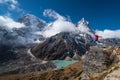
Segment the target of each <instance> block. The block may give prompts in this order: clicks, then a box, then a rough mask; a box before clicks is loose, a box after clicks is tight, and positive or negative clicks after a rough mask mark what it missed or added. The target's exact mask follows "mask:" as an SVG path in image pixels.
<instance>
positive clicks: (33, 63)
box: [0, 45, 56, 75]
mask: <svg viewBox="0 0 120 80" xmlns="http://www.w3.org/2000/svg"><path fill="white" fill-rule="evenodd" d="M0 48H1V49H0V75H4V74H17V73H20V74H23V73H30V72H32V73H33V72H38V71H45V70H51V69H54V68H56V65H55V64H54V63H52V62H50V61H43V60H39V59H37V58H36V57H35V56H33V55H32V54H31V52H30V49H29V48H14V49H11V47H8V46H1V45H0Z"/></svg>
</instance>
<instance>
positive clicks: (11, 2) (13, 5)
mask: <svg viewBox="0 0 120 80" xmlns="http://www.w3.org/2000/svg"><path fill="white" fill-rule="evenodd" d="M0 4H4V5H5V6H8V9H9V10H17V9H20V8H19V7H18V1H17V0H0Z"/></svg>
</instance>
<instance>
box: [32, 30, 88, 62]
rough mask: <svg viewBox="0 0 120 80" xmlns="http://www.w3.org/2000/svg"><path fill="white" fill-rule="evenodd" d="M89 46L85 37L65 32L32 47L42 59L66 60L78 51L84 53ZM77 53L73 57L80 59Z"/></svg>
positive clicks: (80, 53)
mask: <svg viewBox="0 0 120 80" xmlns="http://www.w3.org/2000/svg"><path fill="white" fill-rule="evenodd" d="M87 44H89V43H87ZM88 47H89V46H88V45H86V43H85V39H84V38H83V37H82V36H80V35H79V34H75V33H70V32H63V33H59V34H57V35H55V36H52V37H50V38H48V39H46V41H44V42H43V43H41V44H39V45H36V46H35V47H33V48H32V49H31V52H32V53H33V55H34V56H36V57H37V58H40V59H47V60H56V59H59V60H64V59H65V58H66V57H67V56H69V57H71V58H72V57H73V56H74V55H75V53H77V55H78V56H82V55H84V54H85V52H86V51H87V49H88ZM77 55H75V56H74V57H73V58H75V59H79V57H77Z"/></svg>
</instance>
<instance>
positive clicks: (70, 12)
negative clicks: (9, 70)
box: [0, 0, 120, 30]
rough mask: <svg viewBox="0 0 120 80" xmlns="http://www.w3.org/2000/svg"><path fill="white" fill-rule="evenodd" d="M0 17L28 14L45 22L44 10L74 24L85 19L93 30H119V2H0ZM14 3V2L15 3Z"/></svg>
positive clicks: (17, 0)
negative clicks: (63, 17) (65, 18)
mask: <svg viewBox="0 0 120 80" xmlns="http://www.w3.org/2000/svg"><path fill="white" fill-rule="evenodd" d="M7 1H11V2H9V3H11V5H10V6H9V3H7V4H5V5H7V6H5V5H0V15H3V14H4V15H7V16H10V17H12V18H14V19H17V18H18V17H20V16H22V15H24V14H26V13H30V14H33V15H35V16H37V17H39V18H41V19H43V20H45V21H49V20H50V19H49V18H48V17H45V16H44V15H43V12H44V10H45V9H52V10H54V11H56V12H57V13H59V14H60V15H62V16H65V17H68V18H70V19H71V21H72V22H73V23H75V24H77V22H78V21H79V20H80V19H81V18H83V17H84V18H85V19H86V20H87V21H89V23H90V25H91V27H92V28H93V29H95V30H96V29H99V30H104V29H111V30H116V29H119V26H120V16H119V15H120V5H119V4H120V1H119V0H0V3H2V2H4V3H5V2H7ZM15 1H16V2H15Z"/></svg>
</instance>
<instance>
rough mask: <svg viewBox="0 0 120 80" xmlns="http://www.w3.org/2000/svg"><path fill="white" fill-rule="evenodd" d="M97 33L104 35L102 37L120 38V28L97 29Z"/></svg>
mask: <svg viewBox="0 0 120 80" xmlns="http://www.w3.org/2000/svg"><path fill="white" fill-rule="evenodd" d="M96 34H98V35H99V36H102V38H104V39H105V38H120V30H108V29H105V30H103V31H100V30H96Z"/></svg>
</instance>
